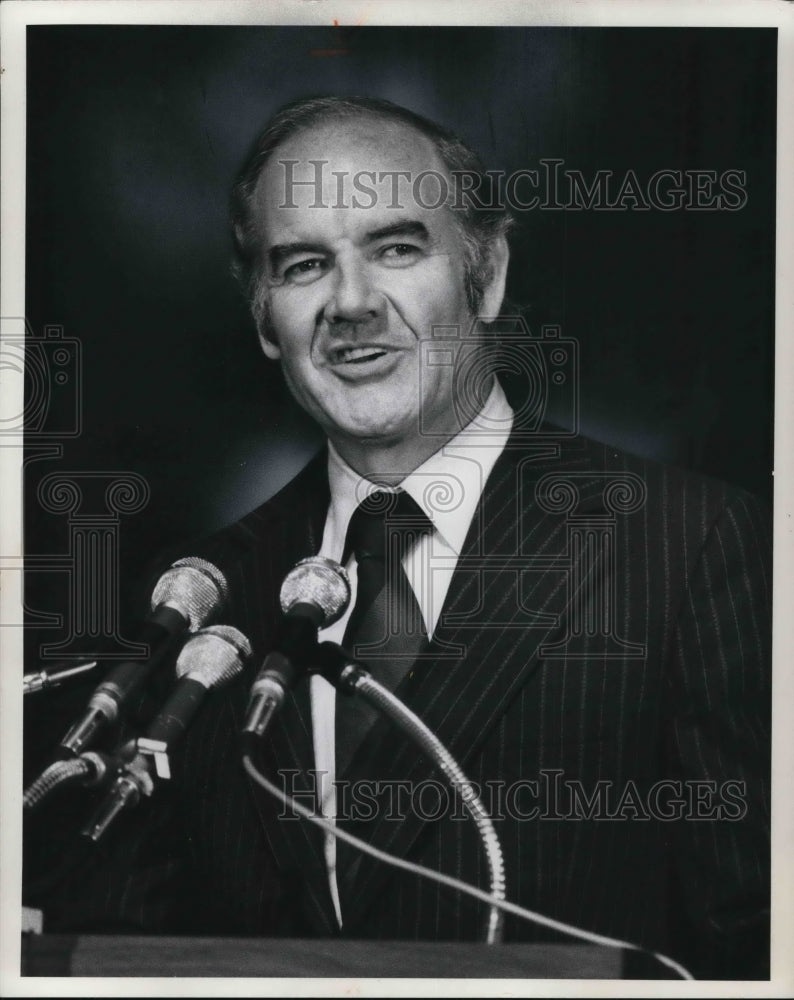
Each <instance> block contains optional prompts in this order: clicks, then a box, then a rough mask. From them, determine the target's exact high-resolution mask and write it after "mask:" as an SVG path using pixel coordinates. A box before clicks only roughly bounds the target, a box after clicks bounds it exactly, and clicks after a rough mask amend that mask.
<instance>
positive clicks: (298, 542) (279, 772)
mask: <svg viewBox="0 0 794 1000" xmlns="http://www.w3.org/2000/svg"><path fill="white" fill-rule="evenodd" d="M326 468H327V454H326V452H325V450H323V451H322V452H321V453H320V454H319V455H318V456H316V457H315V458H314V459H313V460H312V461H311V462H310V463H309V465H308V466H307V467H306V468H305V469H304V470H303V471H302V472H301V473H300V475H299V476H298V477H297V479H296V480H294V481H293V483H291V484H290V485H289V486H288V487H287V488H286V489H285V490H283V491H282V492H281V493H280V494H278V496H276V497H275V498H274V499H273V500H272V501H271V502H270V504H269V506H268V513H269V514H270V515H272V516H271V517H269V518H268V521H269V524H268V528H267V531H266V532H263V534H264V535H265V537H266V539H267V549H265V550H263V551H262V552H261V553H260V555H259V557H258V560H257V561H258V563H259V566H258V570H257V580H256V581H254V580H251V581H249V586H250V588H251V589H250V590H249V593H255V594H257V596H258V597H259V598H260V599H262V600H267V599H272V597H273V595H275V598H276V601H277V599H278V592H279V589H280V586H281V581H282V580H283V578H284V576H285V575H286V574H287V573H288V572H289V570H290V569H291V568H292V567H293V566H294V565H295V563H296V562H297V561H298V560H299V559H303V558H305V557H307V556H311V555H314V554H316V553H317V552H318V551H319V549H320V546H321V544H322V533H323V526H324V523H325V517H326V514H327V511H328V501H329V494H328V479H327V475H326ZM263 580H265V581H268V582H266V583H263V582H262V581H263ZM253 613H256V609H253ZM261 613H271V614H272V615H273V627H275V622H276V621H277V620H278V615H279V609H278V606H277V604H276V605H275V606H274V607H273V608H272V610H271V611H270V612H267V611H266V610H265V609H264V608H262V609H261ZM270 639H271V640H272V630H271V635H270ZM268 647H269V643H267V642H266V644H265V646H264V649H263V651H264V652H267V649H268ZM260 666H261V663H260V662H257V663H256V664H255V670H258V669H259V667H260ZM252 680H253V675H252V676H251V677H250V678H249V679H248V680H247V682H246V685H245V688H244V695H245V699H246V700H247V691H248V688H249V687H250V683H251V681H252ZM309 691H310V689H309V684H308V683H307V682H306V681H305V680H304V681H301V682H300V683H299V684H298V685H296V687H295V689H294V690H293V691H292V692H291V693H290V694H289V695H288V696H287V698H286V699H285V702H284V705H283V706H282V709H281V711H280V712H279V713H278V715H277V716H276V717H275V718H274V719H273V721H272V723H271V725H270V728H269V729H268V731H267V733H266V734H265V737H264V739H263V741H262V749H261V753H260V755H259V760H258V762H257V763H258V766H260V767H261V768H262V770H263V772H264V773H265V774H266V776H267V777H268V778H270V780H271V781H274V782H275V783H276V784H278V785H279V786H280V787H281V788H283V789H284V790H285V791H286V792H288V794H290V795H292V796H294V797H297V798H298V800H299V801H301V802H302V803H303V804H304V805H313V804H314V803H315V802H316V796H315V783H314V780H313V775H314V748H313V744H312V724H311V701H310V693H309ZM243 710H244V706H243V704H242V703H241V704H240V705H239V710H238V715H239V717H238V719H237V724H238V727H242V724H243ZM247 780H248V781H249V782H250V785H251V788H252V790H253V794H254V800H255V803H256V808H257V812H258V814H259V818H260V821H261V823H262V826H263V828H264V832H265V836H266V838H267V841H268V844H269V845H270V849H271V851H272V853H273V856H274V858H275V860H276V863H277V865H278V866H279V868H281V869H282V870H283V871H285V872H294V873H295V884H296V885H298V884H301V883H303V884H304V885H305V888H306V904H307V906H306V908H307V912H308V915H309V917H310V919H311V920H312V922H313V923H314V925H315V926H316V927H317V930H318V931H319V932H321V933H326V934H328V933H334V932H335V931H336V918H335V915H334V912H333V906H332V902H331V897H330V894H329V890H328V876H327V870H326V864H325V856H324V849H323V836H322V833H321V831H320V830H319V829H318V828H317V827H315V826H313V825H312V824H310V823H307V822H305V821H304V820H302V819H299V818H298V817H297V816H295V817H292V816H290V815H289V814H288V811H287V809H286V807H282V806H281V805H280V804H279V803H278V802H276V800H275V799H273V798H272V797H271V796H270V795H269V794H268V793H267V792H265V791H264V790H263V789H262V788H260V787H259V786H258V785H257V784H255V783H254V782H253V781H252V780H251V779H250V778H248V779H247Z"/></svg>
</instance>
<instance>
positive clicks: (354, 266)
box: [255, 119, 501, 471]
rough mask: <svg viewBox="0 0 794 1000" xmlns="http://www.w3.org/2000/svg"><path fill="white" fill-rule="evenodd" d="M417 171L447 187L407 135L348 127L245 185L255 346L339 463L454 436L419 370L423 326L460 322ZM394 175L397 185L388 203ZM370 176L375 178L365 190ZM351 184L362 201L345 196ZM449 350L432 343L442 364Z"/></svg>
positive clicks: (430, 373) (285, 155)
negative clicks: (262, 270)
mask: <svg viewBox="0 0 794 1000" xmlns="http://www.w3.org/2000/svg"><path fill="white" fill-rule="evenodd" d="M312 160H314V161H317V160H321V161H325V162H324V164H323V166H322V168H319V167H318V166H317V165H316V164H312V163H310V162H309V161H312ZM284 161H297V163H294V162H293V163H290V164H289V165H286V166H285V163H284ZM427 170H434V171H437V172H438V173H439V174H443V175H444V176H445V177H446V176H447V175H446V171H445V169H444V166H443V164H442V162H441V161H440V159H439V157H438V155H437V154H436V152H435V149H434V147H433V146H432V144H431V143H430V142H429V141H428V140H427V139H425V138H424V137H423V136H421V135H420V134H419V133H417V132H414V131H413V130H412V129H410V128H407V127H404V126H400V125H396V124H392V123H384V122H381V121H378V120H374V119H364V120H353V121H345V122H332V123H329V124H327V125H322V126H315V127H312V128H310V129H308V130H306V131H304V132H301V133H298V134H297V135H296V136H293V137H292V138H291V139H290V140H288V141H287V142H285V143H284V144H283V145H282V146H280V147H279V148H278V149H277V150H276V152H275V154H274V155H273V157H272V159H271V161H270V163H269V164H268V166H267V168H266V169H265V171H264V173H263V176H262V177H261V178H260V180H259V184H258V186H257V190H256V194H255V198H256V203H257V207H258V224H259V225H260V227H261V229H260V237H261V239H262V240H263V241H264V248H265V260H266V265H265V266H266V276H265V278H266V281H265V287H266V297H267V302H268V311H269V318H270V330H271V333H270V336H269V337H268V338H267V339H265V338H263V348H264V350H265V353H266V354H267V355H268V357H271V358H274V359H280V360H281V362H282V366H283V369H284V374H285V377H286V380H287V383H288V385H289V386H290V389H291V391H292V393H293V394H294V396H295V397H296V399H297V400H298V402H299V403H300V404H301V405H302V406H303V407H304V408H305V409H306V410H307V411H308V412H309V413H310V414H311V415H312V416H313V417H314V418H315V419H316V420H317V421H318V422H319V423H320V425H321V426H322V427H323V428H324V429H325V431H326V433H327V434H328V436H329V437H330V438H331V440H332V441H334V442H335V443H336V444H337V446H338V447H339V448H340V451H342V453H343V454H344V453H345V450H348V451H349V448H348V449H345V445H346V444H348V445H349V444H350V443H351V442H352V443H355V444H356V446H358V447H361V446H364V447H387V448H388V447H391V446H393V445H396V444H398V445H401V446H404V445H405V444H406V442H407V443H408V446H409V450H410V446H411V443H414V444H415V445H416V449H417V452H426V453H427V454H429V453H430V452H431V451H434V450H435V449H436V448H437V447H439V445H440V444H441V441H440V440H439V436H442V435H443V436H450V435H451V434H452V433H454V432H455V431H456V430H457V429H459V428H458V424H457V422H456V419H455V406H454V401H453V393H454V392H455V377H454V365H453V364H452V363H450V364H433V365H427V364H422V363H421V360H422V344H423V342H426V341H428V340H430V339H431V337H432V333H433V328H434V327H438V326H446V327H453V328H459V329H460V331H461V333H460V336H461V337H464V338H466V337H468V336H469V333H470V330H471V327H472V321H473V317H472V316H471V314H470V312H469V309H468V306H467V301H466V294H465V287H464V255H463V243H462V238H461V234H460V232H459V230H458V227H457V226H456V224H455V221H454V219H453V217H452V214H451V211H450V209H448V208H446V207H443V206H442V207H440V208H432V207H423V204H421V203H422V202H423V203H424V206H431V205H432V204H433V203H434V202H435V201H436V200H438V191H439V187H438V183H437V182H435V181H433V180H432V179H431V180H428V181H427V182H426V186H423V187H422V189H421V191H418V198H419V201H417V200H416V198H415V197H414V190H413V184H412V181H413V179H414V178H416V177H417V176H418V175H419V174H421V173H422V172H423V171H427ZM362 171H366V172H367V173H366V174H362ZM394 171H403V172H406V173H407V174H408V177H409V179H405V178H403V179H402V180H400V181H399V185H400V186H399V188H398V197H397V198H395V185H396V184H397V183H398V181H397V180H396V179H395V177H394V173H393V172H394ZM382 172H383V173H386V172H389V176H388V177H382V178H381V179H380V180H379V175H381V173H382ZM373 174H374V176H373ZM317 177H321V178H322V181H323V188H322V194H321V197H320V198H319V200H318V191H317V190H316V189H315V187H314V185H313V184H298V183H297V182H299V181H307V180H311V181H314V180H315V178H317ZM354 177H359V178H360V179H362V180H363V184H364V185H365V186H366V187H367V188H369V189H371V190H373V191H374V193H373V194H369V193H362V192H361V191H360V190H359V191H357V190H356V189H355V188H354V185H353V178H354ZM340 184H341V186H340ZM356 202H357V204H356ZM398 203H399V206H400V207H398ZM285 205H294V206H295V207H284V206H285ZM279 206H281V207H279ZM498 297H499V299H500V300H501V292H499V293H498ZM498 306H499V303H497V304H496V308H495V309H494V312H495V311H496V309H498ZM491 308H493V306H492V305H491ZM433 340H434V343H435V342H436V341H438V333H437V334H436V337H435V338H433ZM458 345H459V340H457V339H456V338H451V339H449V340H443V341H438V348H439V349H441V350H443V351H445V352H447V355H448V356H449V360H450V361H451V360H452V358H453V357H454V355H455V354H456V353H457V348H458ZM450 351H451V352H452V353H451V354H450ZM420 416H421V420H420ZM431 438H432V439H433V440H434V441H435V445H434V447H432V448H430V450H429V451H428V450H427V448H426V447H425V445H426V443H427V440H428V439H431ZM394 471H399V470H397V469H395V470H394Z"/></svg>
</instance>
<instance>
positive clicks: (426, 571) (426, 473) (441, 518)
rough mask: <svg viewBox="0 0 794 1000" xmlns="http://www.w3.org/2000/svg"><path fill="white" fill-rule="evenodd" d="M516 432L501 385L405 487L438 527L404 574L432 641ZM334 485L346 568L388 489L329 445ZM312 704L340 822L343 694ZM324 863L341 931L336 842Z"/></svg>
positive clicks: (330, 518) (320, 693)
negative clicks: (349, 549) (485, 496)
mask: <svg viewBox="0 0 794 1000" xmlns="http://www.w3.org/2000/svg"><path fill="white" fill-rule="evenodd" d="M512 426H513V410H512V409H511V407H510V404H509V403H508V402H507V399H506V398H505V395H504V392H503V390H502V387H501V386H500V385H499V382H498V381H497V380H496V379H494V384H493V388H492V390H491V392H490V394H489V396H488V399H487V400H486V402H485V405H484V406H483V408H482V410H481V411H480V413H479V414H478V415H477V416H476V417H475V418H474V420H472V421H471V423H470V424H468V425H467V426H466V427H464V428H463V430H462V431H460V433H458V434H457V435H456V436H455V437H454V438H452V440H450V441H449V442H447V444H445V445H444V446H443V447H442V448H440V449H439V450H438V451H437V452H435V453H434V454H433V455H431V456H430V458H428V459H427V461H425V462H423V463H422V465H420V466H419V468H417V469H415V470H414V471H413V472H411V473H410V474H409V475H407V476H406V477H405V479H403V480H402V482H401V483H400V488H401V489H403V490H405V492H406V493H409V494H410V495H411V497H412V498H413V500H415V501H416V503H417V504H418V505H419V507H421V509H422V510H423V511H424V513H425V514H426V515H427V516H428V518H429V519H430V521H431V522H432V524H433V531H432V532H431V533H429V534H426V535H423V536H422V537H421V538H420V540H419V541H418V542H417V544H416V545H415V546H414V548H413V549H412V550H411V551H409V552H407V553H406V555H405V557H404V559H403V569H404V570H405V573H406V575H407V577H408V580H409V582H410V584H411V587H412V588H413V591H414V594H415V596H416V600H417V603H418V604H419V608H420V610H421V612H422V617H423V619H424V623H425V628H426V630H427V635H428V638H432V636H433V632H434V631H435V628H436V625H437V623H438V618H439V615H440V614H441V608H442V607H443V604H444V600H445V598H446V596H447V590H448V589H449V584H450V581H451V580H452V575H453V573H454V571H455V566H456V565H457V562H458V557H459V556H460V553H461V549H462V548H463V543H464V541H465V539H466V534H467V533H468V530H469V526H470V524H471V521H472V518H473V517H474V512H475V510H476V509H477V504H478V503H479V500H480V496H481V495H482V491H483V488H484V486H485V482H486V480H487V478H488V476H489V474H490V472H491V469H492V468H493V466H494V463H495V462H496V460H497V458H498V457H499V455H500V454H501V453H502V450H503V449H504V446H505V444H506V443H507V439H508V437H509V435H510V431H511V429H512ZM328 481H329V485H330V489H331V503H330V506H329V508H328V515H327V517H326V521H325V529H324V532H323V543H322V547H321V548H320V555H323V556H327V557H328V558H329V559H334V560H335V561H336V562H340V561H341V559H342V554H343V549H344V545H345V537H346V535H347V526H348V523H349V522H350V518H351V516H352V514H353V511H354V510H355V509H356V507H357V506H358V505H359V503H360V502H361V500H362V499H363V498H364V497H365V496H367V495H368V494H369V493H371V492H372V491H373V490H376V489H377V490H383V489H388V488H387V487H383V486H377V485H376V484H374V483H372V482H370V481H369V480H366V479H364V478H363V477H362V476H359V475H358V473H356V472H354V471H353V470H352V469H351V468H350V466H349V465H348V464H347V463H346V462H345V461H344V459H343V458H342V457H341V456H340V455H339V453H338V452H337V450H336V449H335V448H334V446H333V444H330V443H329V450H328ZM346 568H347V571H348V574H349V576H350V586H351V589H352V595H351V600H350V604H349V606H348V608H347V610H346V611H345V613H344V615H342V617H341V618H340V619H339V621H337V622H335V623H334V624H333V625H331V626H330V627H329V628H327V629H322V630H321V631H320V641H326V640H328V641H330V642H338V643H341V642H342V637H343V636H344V634H345V628H346V627H347V621H348V618H349V617H350V615H351V613H352V611H353V608H354V606H355V603H356V590H357V586H356V585H357V566H356V559H355V556H351V557H350V560H349V562H348V563H347V567H346ZM311 703H312V735H313V743H314V761H315V768H316V771H317V792H318V799H319V802H318V804H319V808H320V810H321V811H322V813H323V815H324V816H325V817H326V818H327V819H330V820H331V821H333V820H335V818H336V787H335V785H334V781H335V777H336V763H335V753H336V748H335V739H334V712H335V708H336V689H335V688H334V687H333V686H332V685H331V684H329V683H328V681H326V680H325V678H323V677H320V676H314V677H312V678H311ZM325 859H326V864H327V865H328V877H329V884H330V889H331V898H332V899H333V902H334V908H335V910H336V918H337V920H338V922H339V926H340V927H341V926H342V914H341V907H340V903H339V892H338V890H337V884H336V839H335V838H334V837H333V836H332V835H331V834H328V836H327V837H326V840H325Z"/></svg>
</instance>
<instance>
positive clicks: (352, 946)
mask: <svg viewBox="0 0 794 1000" xmlns="http://www.w3.org/2000/svg"><path fill="white" fill-rule="evenodd" d="M623 957H624V956H623V952H620V951H617V950H614V949H611V948H596V947H591V946H589V945H565V944H503V945H494V946H488V945H485V944H477V943H472V942H468V943H466V942H441V943H429V942H416V941H344V940H339V939H333V938H330V939H329V938H322V939H311V940H295V939H290V938H261V939H260V938H191V937H183V938H179V937H121V936H110V935H107V936H100V935H97V936H81V937H75V936H69V935H46V934H45V935H32V934H25V935H23V940H22V975H23V976H231V977H249V976H250V977H256V976H267V977H290V976H296V977H297V976H306V977H334V978H356V979H369V978H424V977H430V978H467V979H468V978H475V979H619V978H621V975H622V974H623V968H624V965H623ZM656 975H658V973H656Z"/></svg>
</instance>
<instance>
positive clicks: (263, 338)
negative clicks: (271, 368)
mask: <svg viewBox="0 0 794 1000" xmlns="http://www.w3.org/2000/svg"><path fill="white" fill-rule="evenodd" d="M258 336H259V344H260V346H261V348H262V350H263V351H264V352H265V357H267V358H270V360H271V361H279V360H280V359H281V348H280V347H279V346H278V344H277V343H276V342H275V340H271V339H270V337H269V336H268V335H267V331H265V330H263V329H262V327H261V326H260V328H259V331H258Z"/></svg>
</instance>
